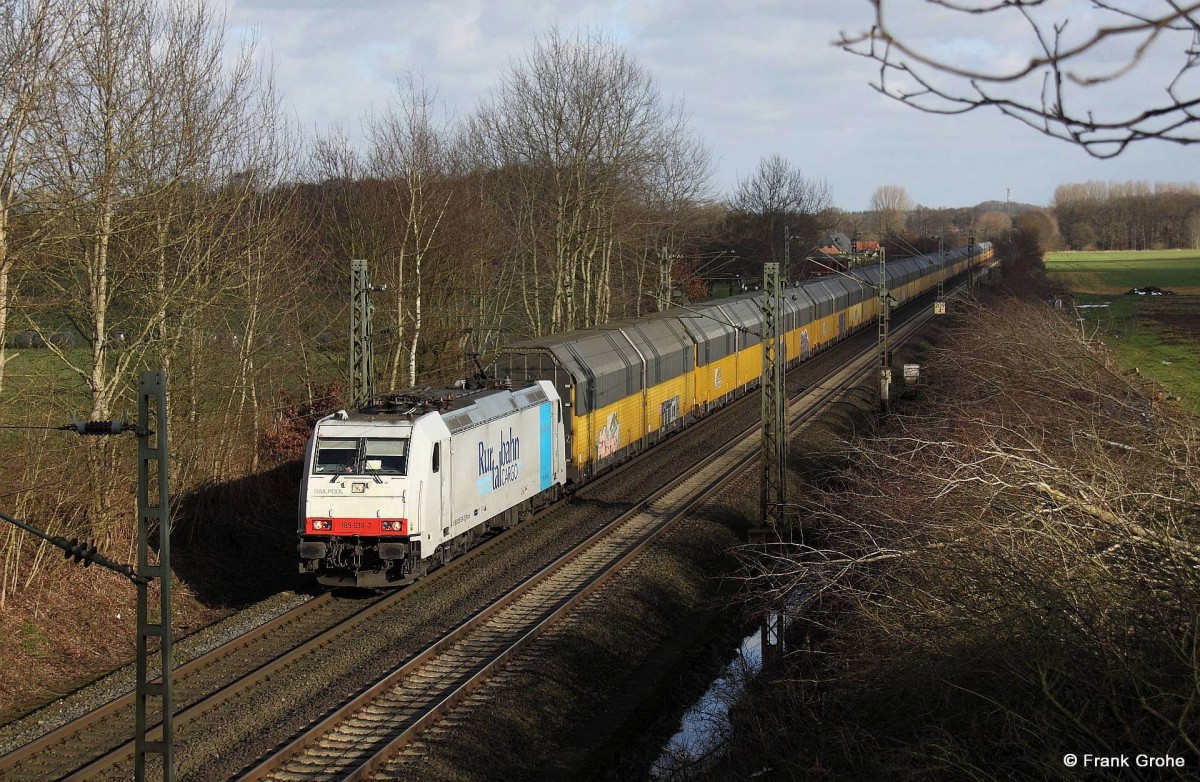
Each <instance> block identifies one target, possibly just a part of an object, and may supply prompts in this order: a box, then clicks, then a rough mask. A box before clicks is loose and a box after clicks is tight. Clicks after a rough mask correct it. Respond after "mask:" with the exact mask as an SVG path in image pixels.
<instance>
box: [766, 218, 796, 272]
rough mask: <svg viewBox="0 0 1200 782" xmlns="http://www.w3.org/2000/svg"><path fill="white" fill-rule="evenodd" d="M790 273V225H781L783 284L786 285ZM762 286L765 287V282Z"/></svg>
mask: <svg viewBox="0 0 1200 782" xmlns="http://www.w3.org/2000/svg"><path fill="white" fill-rule="evenodd" d="M791 273H792V227H791V226H790V225H785V226H784V227H783V284H784V285H785V286H786V285H787V284H788V281H789V280H790V279H791V277H789V276H788V275H790V274H791ZM763 287H766V286H765V284H764V286H763Z"/></svg>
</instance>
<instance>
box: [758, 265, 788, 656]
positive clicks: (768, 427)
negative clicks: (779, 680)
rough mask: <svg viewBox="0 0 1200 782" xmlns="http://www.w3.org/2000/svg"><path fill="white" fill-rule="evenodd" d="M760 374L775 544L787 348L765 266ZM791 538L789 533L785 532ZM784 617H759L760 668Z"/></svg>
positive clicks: (780, 508)
mask: <svg viewBox="0 0 1200 782" xmlns="http://www.w3.org/2000/svg"><path fill="white" fill-rule="evenodd" d="M762 312H763V328H762V348H763V371H762V394H761V397H762V459H761V461H762V484H761V485H762V495H761V498H760V499H761V502H760V505H761V508H760V519H761V521H760V525H759V526H760V527H762V528H763V529H764V531H765V530H766V529H770V530H771V533H773V534H772V537H773V538H774V541H773V542H781V541H782V540H783V538H782V535H783V529H784V527H785V525H786V520H785V519H784V508H785V507H786V503H787V485H786V483H785V482H784V481H785V479H786V470H787V434H788V432H787V392H786V388H785V387H784V384H783V377H784V372H783V369H784V365H785V364H786V363H787V356H786V353H787V347H786V344H785V342H784V340H783V288H782V287H781V285H780V281H779V264H777V263H768V264H764V265H763V303H762ZM788 536H789V539H790V537H791V528H790V527H788ZM783 630H784V628H783V613H782V612H781V611H778V610H771V611H767V612H765V613H764V614H763V616H762V619H761V623H760V626H759V632H760V634H761V642H762V655H763V667H764V668H770V667H773V666H774V665H775V664H777V663H778V662H779V660H780V659H782V657H783V639H784V634H783Z"/></svg>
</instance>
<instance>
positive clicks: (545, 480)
mask: <svg viewBox="0 0 1200 782" xmlns="http://www.w3.org/2000/svg"><path fill="white" fill-rule="evenodd" d="M553 407H554V405H553V404H552V403H550V402H544V403H543V404H542V405H541V406H540V407H539V408H538V432H539V434H540V436H539V438H538V444H539V446H540V447H539V453H538V464H539V465H540V466H541V469H542V475H541V478H542V488H541V490H542V491H545V490H546V489H549V488H550V484H552V483H554V465H553V463H552V462H551V457H550V437H551V436H552V433H553V431H554V423H553V416H552V413H553Z"/></svg>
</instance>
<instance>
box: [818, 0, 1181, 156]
mask: <svg viewBox="0 0 1200 782" xmlns="http://www.w3.org/2000/svg"><path fill="white" fill-rule="evenodd" d="M871 4H872V5H873V6H874V9H875V12H874V20H873V23H872V26H871V28H870V29H869V30H866V31H863V32H859V33H855V34H847V33H843V34H842V36H841V38H840V39H839V41H838V42H837V43H838V45H840V46H841V47H842V48H843V49H845V50H846V51H848V52H851V53H853V54H857V55H860V56H863V57H867V58H869V59H871V60H874V61H876V62H878V63H879V75H878V77H877V79H876V81H875V83H874V84H873V85H872V86H873V87H874V88H875V89H876V90H878V91H879V92H881V93H883V94H884V95H887V96H888V97H890V98H894V99H895V100H898V101H900V102H901V103H904V104H906V105H909V106H913V107H915V108H917V109H920V110H921V111H926V112H930V113H936V114H961V113H964V112H967V111H972V110H974V109H978V108H983V107H988V106H990V107H995V108H996V109H997V110H999V111H1000V112H1002V113H1003V114H1005V115H1007V116H1009V117H1012V118H1014V119H1016V120H1018V121H1020V122H1022V123H1024V124H1026V125H1028V126H1029V127H1031V128H1034V129H1035V130H1038V131H1040V132H1042V133H1044V134H1046V135H1048V136H1051V137H1054V138H1058V139H1062V140H1065V141H1068V142H1071V143H1073V144H1076V145H1078V146H1080V147H1081V148H1083V149H1084V150H1086V151H1087V152H1088V154H1090V155H1093V156H1095V157H1098V158H1109V157H1114V156H1116V155H1119V154H1120V153H1121V152H1122V151H1124V149H1125V148H1126V147H1127V146H1129V145H1130V144H1132V143H1134V142H1139V141H1145V140H1148V139H1157V140H1161V141H1169V142H1174V143H1178V144H1194V143H1196V142H1197V141H1200V113H1198V110H1200V95H1197V93H1196V89H1195V78H1194V77H1195V74H1196V72H1197V70H1198V66H1200V16H1198V15H1197V12H1198V11H1200V3H1180V2H1177V1H1176V0H1159V1H1157V2H1150V3H1142V4H1139V5H1138V6H1136V7H1129V4H1123V3H1118V2H1111V1H1110V0H1091V2H1090V3H1089V5H1090V7H1091V11H1092V13H1091V14H1090V15H1088V16H1090V19H1088V18H1087V17H1084V18H1085V19H1087V21H1086V22H1083V23H1082V24H1089V23H1090V24H1091V26H1089V27H1087V28H1085V29H1083V30H1082V31H1081V33H1080V34H1078V35H1077V34H1075V30H1076V28H1077V27H1078V26H1079V25H1078V24H1077V25H1075V26H1071V25H1070V24H1069V22H1070V21H1071V17H1072V16H1075V17H1078V16H1079V13H1078V8H1077V7H1076V4H1072V3H1063V2H1049V1H1048V0H991V1H990V2H985V3H979V4H970V5H964V4H961V3H959V2H955V1H954V0H926V6H927V7H928V9H930V10H931V11H937V12H941V13H942V14H943V16H942V19H941V20H939V21H940V22H945V23H946V24H945V25H943V24H940V23H934V24H930V23H929V21H928V20H927V19H926V20H923V21H922V27H921V29H920V30H912V31H906V32H903V33H901V32H898V31H897V28H896V27H895V26H894V23H895V22H896V21H897V20H898V19H899V20H903V19H904V14H903V13H902V12H897V13H894V14H889V12H890V11H891V10H893V9H895V8H896V6H898V5H899V3H897V2H894V1H891V2H889V0H871ZM1014 16H1015V17H1017V20H1018V21H1019V23H1020V26H1021V27H1023V28H1024V29H1025V30H1026V31H1027V36H1028V38H1027V40H1026V41H1024V42H1022V41H1018V42H1015V43H1014V42H1009V41H1005V42H1003V45H1002V46H1001V47H998V48H1003V49H1008V48H1012V47H1013V46H1018V47H1021V45H1022V43H1024V44H1026V45H1025V46H1024V47H1022V48H1025V49H1026V50H1027V52H1026V56H1025V57H1023V58H1020V59H1019V60H1018V62H1017V63H1016V64H1015V65H1012V66H1011V67H1009V66H999V67H996V68H994V69H988V68H986V67H983V66H980V67H971V66H970V65H966V64H963V63H962V61H961V60H960V59H954V60H952V59H950V58H948V57H947V56H945V55H942V54H938V53H935V52H936V51H937V47H938V45H939V44H940V42H941V41H942V40H943V39H944V38H945V37H946V36H945V34H944V32H943V31H945V30H947V29H948V28H949V27H950V26H951V25H952V24H959V23H976V24H977V25H978V26H977V28H975V30H974V34H975V35H977V36H978V37H979V38H981V39H984V40H994V38H995V30H997V29H1004V26H1005V23H1006V22H1007V21H1008V19H1010V18H1012V17H1014ZM957 35H960V36H961V35H962V33H961V32H957ZM923 36H928V37H923ZM1147 61H1152V62H1153V67H1154V68H1155V69H1156V70H1155V72H1156V74H1161V77H1158V76H1156V77H1155V78H1154V80H1153V81H1154V82H1155V86H1157V87H1158V89H1157V90H1147V89H1144V88H1143V85H1144V84H1145V81H1146V75H1145V73H1144V69H1141V70H1139V67H1138V66H1139V65H1142V64H1144V63H1146V62H1147ZM1118 88H1120V89H1131V90H1133V91H1135V92H1134V94H1136V95H1137V100H1138V101H1139V102H1140V103H1139V105H1138V106H1137V107H1136V108H1134V109H1132V110H1130V111H1128V112H1121V111H1119V110H1113V109H1112V106H1113V105H1123V102H1122V103H1117V102H1115V101H1111V100H1110V99H1109V95H1108V92H1106V90H1109V91H1111V90H1115V89H1118ZM1127 100H1128V93H1126V101H1127Z"/></svg>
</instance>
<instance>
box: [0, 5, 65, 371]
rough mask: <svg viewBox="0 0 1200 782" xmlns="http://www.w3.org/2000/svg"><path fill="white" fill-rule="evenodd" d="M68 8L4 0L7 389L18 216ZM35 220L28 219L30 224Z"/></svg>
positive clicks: (61, 51)
mask: <svg viewBox="0 0 1200 782" xmlns="http://www.w3.org/2000/svg"><path fill="white" fill-rule="evenodd" d="M69 25H70V17H69V16H68V9H67V8H65V7H64V4H62V3H60V2H58V0H4V2H2V3H0V114H2V116H0V155H2V159H0V390H3V388H4V368H5V365H6V364H7V358H8V357H7V354H6V352H5V345H6V341H7V340H6V336H7V333H8V331H7V329H8V311H9V299H10V292H9V280H10V279H11V271H12V268H13V263H14V262H15V260H16V257H17V251H16V246H15V245H14V239H13V234H12V231H11V228H10V226H11V225H12V219H13V216H14V215H15V214H17V213H25V214H26V216H27V218H28V217H29V211H30V209H32V208H33V206H32V204H31V199H30V195H29V192H28V191H27V189H26V181H27V175H28V174H29V173H30V171H31V169H33V168H35V167H36V166H37V165H38V159H37V156H38V154H39V149H38V144H37V141H36V138H35V136H36V132H37V126H38V123H39V121H40V120H41V119H42V114H43V113H44V112H45V110H46V103H47V100H48V98H49V97H50V96H51V95H52V94H53V90H54V89H55V87H56V84H55V82H56V81H57V80H58V79H59V78H60V77H61V74H60V68H61V64H62V61H63V58H64V57H65V56H66V55H67V53H68V45H69V36H68V28H69ZM29 222H31V221H30V220H28V219H26V223H29Z"/></svg>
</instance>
